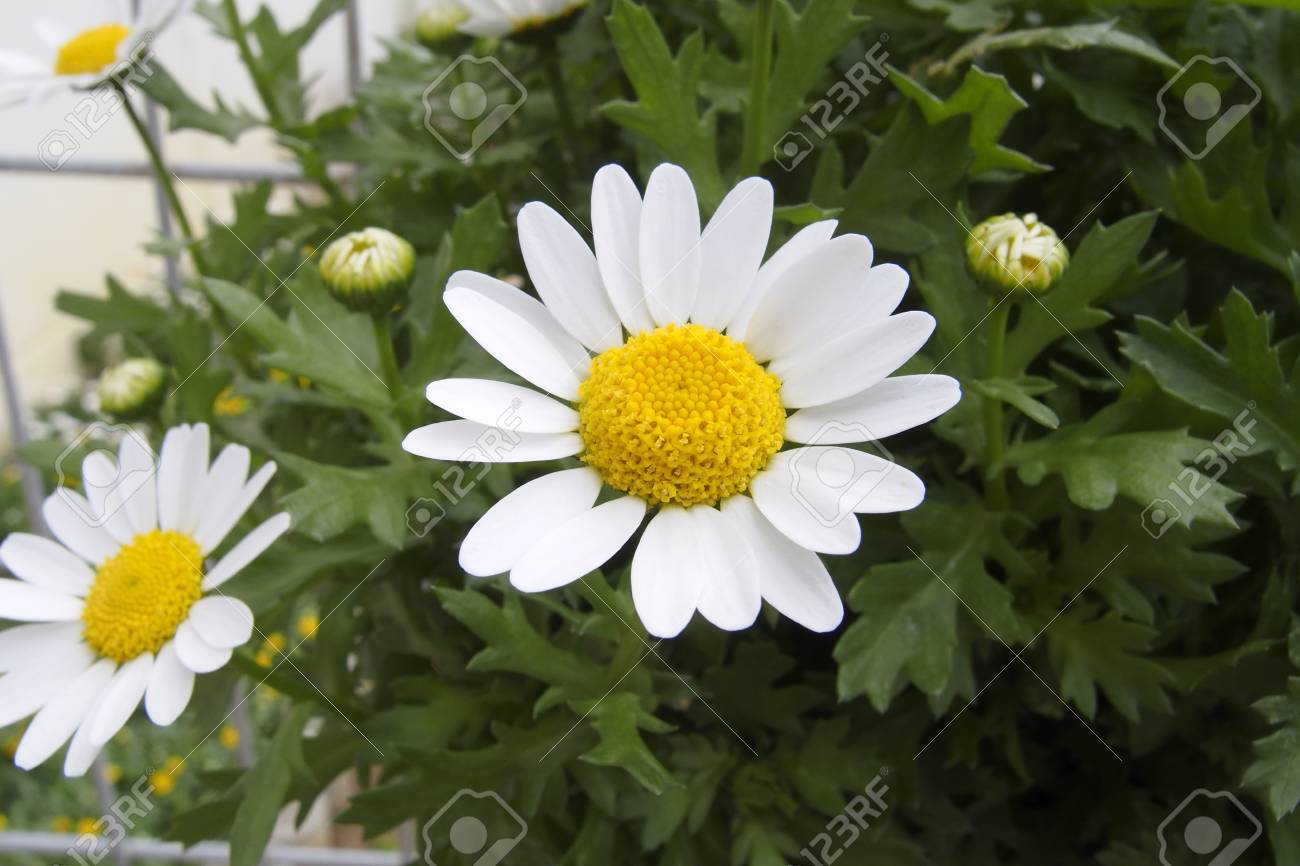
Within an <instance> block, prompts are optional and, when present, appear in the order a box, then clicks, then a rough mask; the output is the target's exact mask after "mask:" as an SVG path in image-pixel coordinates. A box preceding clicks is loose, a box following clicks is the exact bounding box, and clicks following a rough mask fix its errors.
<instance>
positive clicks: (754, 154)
mask: <svg viewBox="0 0 1300 866" xmlns="http://www.w3.org/2000/svg"><path fill="white" fill-rule="evenodd" d="M772 6H773V0H758V3H757V5H756V6H755V7H754V50H753V54H754V57H753V62H752V63H751V64H750V70H749V103H748V104H747V105H746V106H745V141H744V145H743V148H742V150H741V156H740V173H741V176H742V177H749V176H750V175H752V174H755V173H756V172H757V171H758V167H759V166H760V165H762V164H763V162H765V160H763V159H762V158H761V155H760V154H761V151H762V148H763V136H764V134H765V127H766V125H767V84H768V79H769V78H770V77H771V75H772Z"/></svg>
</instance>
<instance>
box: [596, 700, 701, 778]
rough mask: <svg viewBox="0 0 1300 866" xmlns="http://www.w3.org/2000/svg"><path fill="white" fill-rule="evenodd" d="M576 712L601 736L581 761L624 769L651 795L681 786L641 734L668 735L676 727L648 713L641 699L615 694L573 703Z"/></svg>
mask: <svg viewBox="0 0 1300 866" xmlns="http://www.w3.org/2000/svg"><path fill="white" fill-rule="evenodd" d="M573 709H574V711H575V712H578V713H581V714H583V715H586V716H587V717H588V718H589V719H590V721H591V724H592V726H593V727H595V729H596V732H597V733H598V734H599V735H600V742H599V743H598V744H597V745H596V747H595V748H594V749H591V750H590V751H588V752H585V753H584V754H583V755H582V760H584V761H587V762H588V763H592V764H596V765H598V766H601V767H621V768H623V769H624V770H627V771H628V772H629V773H631V774H632V777H633V778H635V779H636V780H637V781H638V782H640V783H641V784H642V785H644V786H645V788H646V790H648V791H650V792H651V793H652V794H656V795H658V794H662V793H664V791H666V790H667V789H669V788H672V787H680V786H681V782H679V781H677V779H675V778H674V777H673V774H672V773H670V772H669V771H668V769H667V768H666V767H664V765H663V764H662V763H660V761H659V759H658V758H656V757H655V755H654V753H653V752H651V751H650V749H649V747H647V746H646V744H645V741H644V740H643V739H642V738H641V731H647V732H649V733H652V734H666V733H668V732H669V731H671V730H673V727H672V725H669V724H667V723H666V722H663V721H661V720H660V719H658V718H656V717H655V716H654V715H652V714H651V713H649V712H647V711H646V710H645V709H644V708H643V707H642V706H641V698H640V697H638V696H637V695H634V694H632V693H631V692H615V693H614V694H612V695H609V696H607V697H605V698H603V699H600V700H597V701H595V702H590V701H585V702H584V701H577V702H574V705H573Z"/></svg>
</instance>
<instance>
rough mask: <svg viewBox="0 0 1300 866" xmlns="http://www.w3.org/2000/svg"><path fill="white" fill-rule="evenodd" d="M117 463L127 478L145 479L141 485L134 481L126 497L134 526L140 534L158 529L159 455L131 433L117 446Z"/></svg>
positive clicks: (129, 514)
mask: <svg viewBox="0 0 1300 866" xmlns="http://www.w3.org/2000/svg"><path fill="white" fill-rule="evenodd" d="M117 465H118V468H119V470H120V471H121V473H122V476H123V477H124V478H131V479H140V478H143V479H145V482H144V483H142V484H136V483H135V482H134V481H133V482H132V484H131V487H132V488H134V489H133V492H132V493H131V495H130V496H127V497H126V499H125V502H126V516H127V520H129V521H130V523H131V528H132V529H133V530H135V532H136V534H137V535H138V534H140V533H144V532H149V531H151V530H154V529H157V528H158V456H157V455H156V454H154V453H153V449H151V448H150V447H149V443H148V441H147V440H146V439H145V438H144V437H143V436H140V435H138V434H136V433H134V432H128V433H127V434H126V435H125V436H123V437H122V443H121V445H120V446H118V451H117Z"/></svg>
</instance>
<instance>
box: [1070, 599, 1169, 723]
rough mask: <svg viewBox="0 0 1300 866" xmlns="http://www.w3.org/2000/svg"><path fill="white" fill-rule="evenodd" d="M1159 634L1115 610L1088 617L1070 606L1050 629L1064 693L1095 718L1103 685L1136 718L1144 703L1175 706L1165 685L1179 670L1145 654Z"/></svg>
mask: <svg viewBox="0 0 1300 866" xmlns="http://www.w3.org/2000/svg"><path fill="white" fill-rule="evenodd" d="M1156 634H1157V632H1156V630H1155V629H1153V628H1151V627H1149V626H1144V625H1139V624H1137V623H1132V622H1125V621H1124V620H1123V619H1121V618H1120V617H1119V615H1118V614H1115V613H1110V614H1107V615H1106V616H1103V617H1101V618H1099V619H1087V618H1085V615H1083V614H1081V613H1078V612H1076V611H1074V610H1071V611H1068V612H1067V613H1065V614H1064V615H1063V616H1061V617H1060V618H1059V619H1057V620H1056V622H1054V623H1053V624H1052V627H1051V628H1050V629H1048V631H1047V643H1048V646H1049V649H1050V656H1051V659H1052V665H1053V667H1055V668H1056V672H1057V676H1059V677H1060V680H1061V697H1062V698H1064V699H1065V700H1068V701H1072V702H1073V703H1074V705H1075V706H1077V707H1078V708H1079V710H1080V711H1081V712H1082V713H1083V714H1084V715H1085V716H1087V717H1088V718H1090V719H1091V718H1093V717H1095V716H1096V715H1097V689H1098V688H1100V689H1101V691H1102V693H1103V694H1104V695H1105V696H1106V699H1107V700H1109V701H1110V702H1111V703H1112V704H1113V705H1114V706H1115V709H1117V710H1119V711H1120V713H1122V714H1123V715H1124V717H1125V718H1127V719H1129V720H1131V721H1134V722H1136V721H1138V719H1139V717H1140V713H1141V709H1142V708H1143V707H1147V708H1150V709H1156V710H1160V711H1161V712H1165V713H1168V712H1170V711H1171V710H1172V707H1171V705H1170V703H1169V696H1168V695H1167V694H1166V693H1165V689H1166V688H1167V687H1168V686H1169V685H1170V684H1171V683H1172V682H1173V675H1172V674H1170V673H1169V671H1167V670H1166V669H1165V668H1164V667H1163V666H1161V665H1160V663H1159V662H1156V661H1154V660H1152V659H1150V658H1148V657H1147V656H1145V655H1143V653H1145V652H1147V651H1148V650H1149V649H1150V648H1151V641H1152V639H1153V638H1154V637H1155V636H1156Z"/></svg>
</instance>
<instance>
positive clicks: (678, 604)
mask: <svg viewBox="0 0 1300 866" xmlns="http://www.w3.org/2000/svg"><path fill="white" fill-rule="evenodd" d="M772 201H773V194H772V186H771V184H769V183H768V182H767V181H765V180H763V179H761V178H749V179H747V180H744V181H742V182H741V183H740V184H738V185H737V186H736V187H735V189H733V190H732V191H731V192H730V193H729V194H728V195H727V196H726V198H725V199H723V201H722V204H721V205H720V206H719V207H718V210H717V213H716V214H715V215H714V216H713V218H712V220H710V221H709V223H708V225H707V226H705V228H704V230H703V232H701V230H700V212H699V207H698V205H697V203H696V197H695V189H694V187H693V186H692V184H691V181H690V178H689V177H687V175H686V172H684V171H683V170H682V169H681V168H679V167H677V166H675V165H661V166H659V167H658V168H657V169H655V171H654V173H653V174H652V175H651V176H650V182H649V184H648V186H647V188H646V193H645V198H644V199H642V197H641V195H640V194H639V192H638V191H637V188H636V185H635V184H634V183H633V181H632V179H631V178H630V177H629V176H628V175H627V173H626V172H625V171H623V169H621V168H619V167H618V166H615V165H610V166H606V167H604V168H603V169H601V170H600V172H599V173H597V175H596V179H595V182H594V185H593V188H592V201H591V218H592V225H593V232H594V235H595V252H594V254H593V252H592V250H591V248H589V247H588V246H587V244H586V242H585V241H584V240H583V239H582V237H581V236H580V235H579V234H578V232H577V231H575V230H574V229H573V228H572V227H571V226H570V225H569V224H568V223H567V222H566V221H565V220H564V218H563V217H561V216H560V215H559V214H558V213H556V212H555V211H554V210H552V209H551V208H550V207H547V206H546V205H545V204H542V203H540V202H532V203H529V204H528V205H525V206H524V208H523V209H522V210H521V211H520V213H519V242H520V246H521V248H522V250H523V256H524V262H525V264H526V265H527V266H528V272H529V275H530V276H531V277H532V280H533V284H534V286H535V287H536V288H537V293H538V294H539V295H540V296H541V300H540V301H538V300H537V299H535V298H533V297H531V296H530V295H528V294H525V293H524V292H522V291H520V290H519V289H516V288H514V287H513V286H510V285H507V284H506V283H503V282H501V281H500V280H496V279H493V278H492V277H489V276H486V275H484V274H478V273H472V272H468V271H461V272H459V273H456V274H453V275H452V277H451V279H450V280H449V281H448V284H447V290H446V293H445V295H444V299H445V301H446V304H447V306H448V308H449V309H450V310H451V312H452V314H453V315H454V316H455V317H456V318H457V320H459V321H460V323H461V325H462V326H463V327H464V328H465V329H466V330H467V331H468V332H469V333H470V335H471V336H473V337H474V339H475V340H477V341H478V343H479V344H480V345H481V346H482V347H483V348H484V349H486V350H487V351H488V352H490V353H491V354H492V355H494V356H495V357H496V358H497V359H498V360H499V361H501V363H502V364H504V365H505V366H506V367H508V368H509V369H510V370H512V371H514V372H515V373H517V374H518V375H519V376H521V377H523V378H524V379H526V380H528V381H529V382H531V383H532V384H534V385H536V386H537V387H538V388H540V389H542V390H544V391H548V392H550V394H551V395H554V396H553V397H552V396H547V395H545V394H541V393H539V392H537V391H534V390H532V389H529V388H524V387H520V386H518V385H512V384H506V383H503V382H492V381H485V380H477V379H444V380H442V381H438V382H434V383H432V384H431V385H429V389H428V397H429V400H430V401H432V402H433V403H434V404H436V405H438V406H440V407H441V408H443V409H446V410H447V411H449V412H451V413H452V414H454V415H458V416H460V417H461V418H462V419H464V420H458V421H447V422H443V423H439V424H432V425H430V426H427V427H422V428H420V429H417V430H415V431H413V432H411V433H410V434H409V435H408V436H407V438H406V442H405V448H406V450H408V451H410V452H411V453H413V454H417V455H421V456H424V457H430V458H434V459H438V460H466V459H475V460H483V461H495V462H515V461H528V460H554V459H559V458H564V457H574V456H576V457H579V458H580V459H581V460H582V461H583V462H584V463H585V464H586V465H585V466H583V467H580V468H577V469H567V470H562V471H558V472H554V473H551V474H549V475H545V476H543V477H541V478H538V479H536V480H534V481H530V482H529V483H527V484H524V485H523V486H521V487H520V488H519V489H517V490H515V491H513V492H512V493H510V494H509V495H508V496H506V497H505V498H504V499H502V500H501V501H500V502H498V503H497V504H496V505H494V506H493V507H492V508H491V509H489V510H488V512H487V513H486V514H485V515H484V516H483V517H482V519H480V520H479V522H478V523H477V524H476V525H475V526H474V527H473V528H472V529H471V530H470V532H469V534H468V535H467V536H466V538H465V540H464V543H463V544H462V545H461V550H460V564H461V566H462V567H463V568H464V569H465V570H466V571H467V572H468V573H470V574H472V575H476V576H488V575H493V574H499V573H502V572H509V573H510V581H511V583H512V584H514V586H515V587H517V588H518V589H520V590H523V591H525V592H540V591H543V590H548V589H554V588H556V587H559V586H563V585H565V584H567V583H569V582H571V581H574V580H577V579H578V578H580V577H582V576H583V575H585V574H587V573H588V572H590V571H592V570H594V569H596V568H598V567H600V566H601V565H602V564H603V563H604V562H605V561H606V560H608V559H609V558H610V557H611V556H613V555H614V554H615V553H616V552H617V551H618V550H619V549H620V548H621V547H622V546H623V545H624V544H625V543H626V542H627V541H628V539H630V538H631V537H632V535H633V534H634V533H635V532H636V531H637V529H638V528H639V526H640V525H641V522H642V519H643V518H644V517H645V515H646V513H647V512H649V511H651V510H654V511H655V514H654V516H653V517H651V518H650V522H649V525H648V526H647V527H646V530H645V533H644V534H643V535H642V537H641V539H640V542H639V543H638V545H637V549H636V553H635V555H634V556H633V559H632V596H633V601H634V602H635V604H636V609H637V613H638V614H639V616H640V617H641V620H642V622H644V624H645V626H646V629H647V630H648V631H649V632H650V633H651V634H654V635H656V636H659V637H672V636H674V635H676V634H678V633H679V632H680V631H681V630H682V629H683V628H684V627H685V626H686V624H687V623H688V622H689V621H690V619H691V617H692V616H693V615H694V613H695V612H696V611H697V610H698V611H699V612H700V613H701V614H702V615H703V616H704V617H705V618H706V619H707V620H709V621H710V622H712V623H713V624H714V625H716V626H718V627H720V628H724V629H728V630H735V629H741V628H746V627H748V626H749V625H751V624H753V622H754V621H755V619H756V618H757V616H758V613H759V609H760V606H761V599H766V600H767V601H768V602H769V603H770V604H771V605H772V606H773V607H774V608H776V609H777V610H778V611H780V612H781V613H783V614H784V615H786V616H787V617H789V618H790V619H793V620H795V621H796V622H798V623H800V624H802V625H804V626H805V627H807V628H809V629H813V630H815V631H829V630H830V629H833V628H835V627H836V626H837V625H838V624H839V623H840V621H841V619H842V618H843V614H844V611H843V604H842V602H841V600H840V597H839V593H838V592H837V591H836V588H835V585H834V583H833V582H832V580H831V577H830V575H829V574H828V573H827V571H826V568H825V566H824V565H823V564H822V562H821V560H820V559H819V558H818V556H817V553H831V554H844V553H849V552H851V551H853V550H855V549H856V548H857V546H858V543H859V540H860V538H861V528H860V527H859V525H858V521H857V519H856V518H855V517H854V512H857V513H873V514H874V513H884V512H892V511H902V510H906V509H910V508H913V507H915V506H916V505H918V504H920V502H921V501H922V499H923V498H924V495H925V487H924V485H923V484H922V483H921V480H920V479H919V478H917V477H916V476H915V475H914V474H912V473H911V472H909V471H908V470H907V469H904V468H902V467H901V466H896V465H894V464H893V463H892V462H890V461H888V460H886V459H884V458H882V457H879V456H876V455H873V454H868V453H866V452H864V451H860V450H856V449H852V448H845V447H840V446H843V445H845V444H848V443H852V442H857V441H863V440H875V439H879V438H881V437H884V436H889V435H892V434H894V433H898V432H900V431H902V430H906V429H908V428H911V427H915V426H916V425H918V424H923V423H925V422H927V421H930V420H931V419H933V418H935V417H937V416H938V415H940V414H942V413H943V412H945V411H947V410H948V409H949V408H950V407H952V406H953V405H954V404H955V403H956V402H957V401H958V400H959V399H960V397H961V392H960V389H959V386H958V384H957V382H956V381H955V380H954V379H952V378H950V377H948V376H936V375H918V376H899V377H895V378H887V377H889V375H890V374H891V373H893V372H894V371H895V370H897V369H898V368H899V367H900V366H901V365H902V364H903V363H904V362H905V361H907V360H908V359H909V358H910V357H911V356H912V355H913V354H914V353H915V352H916V351H917V350H918V349H919V348H920V347H921V346H922V345H923V344H924V343H925V341H926V340H927V339H928V338H929V336H930V333H931V332H932V331H933V329H934V319H933V318H932V317H930V316H929V315H928V314H926V313H923V312H915V311H914V312H904V313H899V314H896V315H895V314H893V313H894V310H895V308H896V307H897V306H898V304H899V302H900V301H901V300H902V298H903V293H904V292H905V291H906V289H907V283H908V276H907V273H906V272H905V271H904V270H903V269H902V268H900V267H898V266H897V265H893V264H882V265H876V266H874V267H873V266H872V248H871V243H870V242H869V241H868V240H867V239H866V238H865V237H863V236H862V235H853V234H850V235H843V236H840V237H832V234H833V233H834V230H835V225H836V224H835V222H834V221H830V220H828V221H825V222H819V223H814V224H812V225H809V226H807V227H806V228H804V229H803V230H802V231H800V232H799V233H798V234H796V235H795V236H794V237H793V238H791V239H790V241H789V242H788V243H786V244H785V245H784V246H782V247H781V248H780V249H779V250H777V251H776V253H774V254H773V255H772V256H771V257H770V258H769V259H768V260H767V261H766V262H763V254H764V251H765V250H766V248H767V243H768V235H769V232H770V229H771V223H772ZM625 334H627V335H632V336H630V337H629V336H625ZM593 355H594V356H595V357H593ZM557 398H558V399H557ZM791 411H792V412H793V414H788V413H789V412H791ZM497 428H506V429H497ZM787 441H789V442H792V443H795V444H796V446H799V447H794V448H790V449H787V450H781V449H782V447H783V444H784V443H785V442H787ZM488 443H490V445H489V444H488ZM603 487H609V488H612V489H613V490H614V491H616V493H617V494H618V495H617V496H616V497H615V498H613V499H610V500H609V501H605V502H602V503H601V504H596V503H597V499H598V497H599V496H600V493H601V490H602V488H603Z"/></svg>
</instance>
